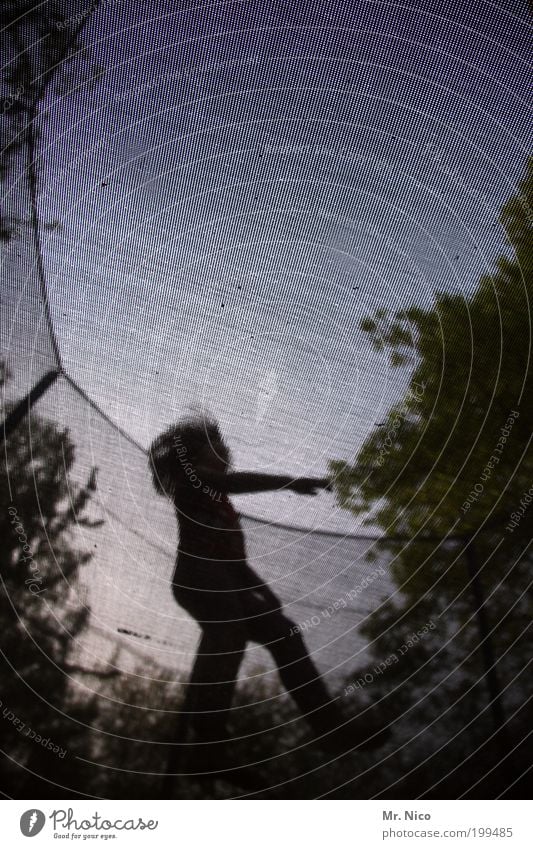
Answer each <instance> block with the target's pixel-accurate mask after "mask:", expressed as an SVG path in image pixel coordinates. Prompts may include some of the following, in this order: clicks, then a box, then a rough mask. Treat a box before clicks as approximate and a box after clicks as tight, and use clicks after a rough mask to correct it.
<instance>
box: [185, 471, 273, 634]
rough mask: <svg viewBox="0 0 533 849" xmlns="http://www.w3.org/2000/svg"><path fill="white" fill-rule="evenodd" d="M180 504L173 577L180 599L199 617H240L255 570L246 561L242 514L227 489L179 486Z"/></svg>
mask: <svg viewBox="0 0 533 849" xmlns="http://www.w3.org/2000/svg"><path fill="white" fill-rule="evenodd" d="M174 503H175V507H176V515H177V519H178V526H179V543H178V556H177V560H176V568H175V571H174V576H173V579H172V584H173V587H172V590H173V593H174V596H175V598H176V600H177V601H178V602H179V604H180V605H181V606H182V607H184V608H185V609H186V610H188V611H189V613H191V615H193V616H194V617H195V618H196V619H199V620H201V619H208V620H213V619H215V620H217V621H218V620H221V619H223V620H225V619H228V618H229V619H234V618H240V613H239V609H238V608H239V601H238V598H237V596H238V591H239V590H242V589H243V588H244V587H246V586H249V584H250V577H249V576H250V574H253V573H252V572H251V570H250V569H249V567H248V566H247V563H246V548H245V542H244V534H243V532H242V528H241V524H240V520H239V515H238V513H237V512H236V510H235V509H234V507H233V505H232V504H231V501H230V500H229V498H228V496H227V495H226V494H225V493H215V494H212V493H204V492H202V491H201V489H198V490H195V489H194V488H193V487H192V486H191V485H183V486H180V487H178V488H177V489H176V494H175V498H174ZM256 582H257V579H256ZM236 593H237V595H236Z"/></svg>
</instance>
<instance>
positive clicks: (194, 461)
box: [149, 415, 231, 498]
mask: <svg viewBox="0 0 533 849" xmlns="http://www.w3.org/2000/svg"><path fill="white" fill-rule="evenodd" d="M149 458H150V459H149V462H150V469H151V472H152V480H153V483H154V486H155V488H156V490H157V492H158V493H159V494H160V495H167V496H168V497H170V498H171V497H172V496H173V495H174V493H175V491H176V486H179V485H180V484H182V483H187V481H188V480H189V479H190V477H191V474H192V472H194V471H195V469H197V468H198V467H199V466H207V467H209V468H211V469H213V470H215V471H217V472H225V471H227V469H228V467H229V465H230V464H231V453H230V450H229V448H228V446H227V445H226V443H225V442H224V439H223V438H222V434H221V432H220V428H219V426H218V423H217V422H216V421H215V419H214V418H211V417H206V416H205V415H204V416H201V415H194V416H188V417H186V418H183V419H180V420H179V421H178V422H176V423H175V424H173V425H171V426H170V427H169V428H167V430H165V431H164V432H163V433H162V434H160V435H159V436H158V437H156V439H154V441H153V442H152V444H151V446H150V449H149Z"/></svg>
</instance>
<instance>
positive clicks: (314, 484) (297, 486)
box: [196, 467, 331, 495]
mask: <svg viewBox="0 0 533 849" xmlns="http://www.w3.org/2000/svg"><path fill="white" fill-rule="evenodd" d="M196 474H197V475H198V477H199V478H200V480H202V481H203V482H204V483H205V484H207V485H208V486H212V487H213V488H214V489H218V490H219V491H220V492H228V493H233V494H234V495H237V494H239V493H245V492H267V491H268V490H272V489H292V490H293V491H294V492H298V493H300V495H315V494H316V492H317V490H318V489H331V482H330V481H329V480H328V479H327V478H293V477H290V475H266V474H262V473H261V472H229V473H226V474H221V473H220V472H214V471H212V470H211V469H209V468H207V467H199V468H198V469H197V470H196Z"/></svg>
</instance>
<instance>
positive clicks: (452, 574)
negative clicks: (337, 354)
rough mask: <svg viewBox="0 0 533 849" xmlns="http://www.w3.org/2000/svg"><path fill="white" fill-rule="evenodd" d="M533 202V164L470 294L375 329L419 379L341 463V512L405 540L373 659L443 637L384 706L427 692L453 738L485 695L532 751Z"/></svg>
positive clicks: (381, 319)
mask: <svg viewBox="0 0 533 849" xmlns="http://www.w3.org/2000/svg"><path fill="white" fill-rule="evenodd" d="M532 195H533V161H530V162H529V163H528V167H527V171H526V174H525V176H524V178H523V179H522V181H521V182H520V184H519V186H518V191H517V193H516V194H515V195H514V196H513V197H512V198H511V199H510V200H509V201H508V202H507V203H506V204H505V206H504V208H503V210H502V215H501V222H502V225H503V226H504V228H505V231H506V234H507V241H508V250H507V251H506V252H505V254H503V255H502V256H500V257H499V259H498V260H497V262H496V264H495V269H494V272H493V273H492V274H487V275H485V276H484V277H482V279H481V280H480V281H479V283H478V285H477V286H476V288H475V289H474V291H473V292H472V294H471V295H469V296H465V295H464V294H449V293H445V292H441V293H438V294H437V295H436V297H435V304H434V306H433V307H432V308H431V309H427V310H423V309H420V308H419V307H416V306H415V307H412V308H410V309H408V310H406V311H405V312H400V313H396V314H394V315H392V316H391V315H389V314H387V313H386V312H385V311H383V310H381V311H378V312H377V313H375V314H374V315H373V316H371V317H368V318H366V319H365V320H364V321H363V323H362V327H363V329H364V330H365V331H366V332H367V333H368V334H369V335H370V338H371V340H372V343H373V345H374V346H375V348H376V349H378V350H383V349H387V350H388V352H389V355H390V361H391V365H392V366H393V367H396V368H406V367H407V366H410V368H411V373H410V384H409V389H408V391H407V394H406V396H405V397H404V398H403V399H402V400H401V401H400V402H399V403H397V404H395V405H394V406H393V408H392V409H391V410H390V412H389V414H388V416H387V419H386V422H385V425H384V427H382V428H380V429H379V430H376V431H374V432H373V433H372V434H371V435H370V437H369V438H368V439H367V440H366V442H365V443H364V445H363V446H362V448H361V450H360V452H359V453H358V456H357V458H356V461H355V462H354V463H353V464H346V463H341V462H338V461H334V462H332V464H331V468H332V471H333V473H334V474H335V476H336V480H337V493H338V497H339V500H340V502H341V504H343V505H344V506H346V507H348V508H349V509H351V510H353V511H354V512H356V513H360V512H362V511H369V514H370V518H369V521H372V522H373V523H377V524H378V525H379V526H380V527H381V528H382V529H383V532H384V534H385V535H386V536H388V537H393V538H394V537H396V538H397V540H396V541H393V540H390V539H389V540H388V541H387V540H384V541H383V544H382V548H383V549H384V550H385V551H386V552H387V554H388V555H389V556H391V555H393V559H392V565H391V572H392V576H393V578H394V580H395V583H396V585H397V586H398V587H399V588H400V592H399V593H398V594H397V596H396V598H397V599H399V600H395V601H394V602H389V603H387V604H385V605H383V606H382V608H380V610H379V611H377V612H376V614H375V615H374V616H373V617H372V619H371V621H370V624H369V625H368V627H367V628H366V629H365V633H366V634H367V636H368V637H369V638H371V639H372V640H375V642H374V644H373V645H374V652H375V655H376V657H377V658H379V659H380V660H381V659H383V658H386V657H388V656H390V655H391V653H394V652H395V651H396V649H397V647H398V646H400V645H402V644H404V641H405V637H406V635H408V634H412V633H413V632H416V631H417V630H418V629H420V628H421V627H423V626H424V624H425V623H426V622H427V621H428V619H432V620H433V621H434V622H436V623H437V627H436V628H435V629H434V630H432V631H431V633H429V634H428V635H427V636H426V637H425V639H424V640H423V641H422V642H421V644H420V645H419V646H418V648H417V649H416V650H415V649H414V648H413V650H412V653H410V652H409V653H407V654H406V655H405V659H404V658H402V659H401V662H400V663H394V664H393V665H391V667H390V669H389V670H388V671H387V673H386V674H384V675H383V677H382V678H380V679H379V682H378V683H377V685H376V692H378V691H379V692H385V691H387V692H390V693H392V692H393V691H395V692H396V700H397V701H396V703H397V705H399V704H400V702H401V703H402V704H403V705H404V706H405V707H406V709H409V705H412V704H414V702H415V701H416V698H417V697H420V694H421V693H422V694H423V693H424V689H425V688H426V687H427V689H428V692H429V690H430V689H431V686H436V688H437V689H436V691H435V692H434V693H433V695H432V696H431V697H428V705H429V703H431V708H428V710H430V711H434V710H436V709H437V707H436V701H443V703H445V704H447V706H448V707H449V706H450V705H453V702H454V700H455V699H456V698H457V699H459V701H458V702H457V707H456V708H453V709H452V710H451V711H448V719H447V720H446V721H445V722H444V724H443V723H441V730H442V734H443V737H444V738H446V736H447V735H448V736H449V734H450V733H451V728H452V726H453V723H454V721H455V723H456V727H457V728H460V727H462V724H464V722H463V720H464V717H465V716H466V715H468V716H471V717H475V716H477V715H479V713H480V711H482V712H483V713H482V717H481V719H480V724H483V722H484V718H485V716H486V708H487V695H489V696H490V699H489V701H490V702H491V704H492V708H494V705H495V704H496V705H498V704H499V705H500V707H501V709H502V713H504V717H503V718H509V717H511V716H514V719H513V720H512V722H511V723H510V725H509V728H510V729H511V731H513V730H514V733H515V735H516V736H518V737H520V731H519V728H518V726H519V723H520V717H521V715H522V708H523V706H524V704H525V701H526V700H527V698H528V695H529V693H530V684H529V678H528V675H527V662H526V661H527V658H528V657H530V656H531V648H532V642H533V641H532V636H531V618H532V616H531V614H532V592H531V584H530V581H531V577H530V573H531V562H532V555H531V552H530V551H529V543H530V541H531V521H532V519H533V486H532V484H533V452H532V451H531V438H532V429H531V410H532V409H533V382H532V367H531V341H532V334H531V303H532V298H533V276H532V253H533V252H532V220H533V215H532V206H533V199H532ZM530 504H531V506H530ZM402 540H403V541H402ZM483 620H484V624H483ZM487 635H488V636H487ZM490 650H492V655H493V663H492V664H491V663H490ZM424 664H426V665H424ZM410 674H412V675H413V677H412V678H411V680H410V681H409V680H408V676H409V675H410ZM447 676H448V677H447ZM487 684H488V693H487V691H486V689H485V685H487ZM493 685H494V686H496V688H497V690H498V691H499V692H498V693H496V698H495V695H494V691H493ZM383 688H385V690H383ZM395 688H396V690H395ZM466 706H468V707H466ZM461 710H462V711H463V716H462V717H461V715H460V713H459V712H460V711H461ZM419 714H420V711H419ZM419 718H420V716H419ZM420 721H424V720H422V719H420ZM489 731H492V729H490V727H489V728H487V731H486V733H487V734H488V733H489ZM474 736H476V735H475V734H474ZM489 736H490V735H489ZM426 742H427V741H426ZM495 757H496V756H495ZM485 766H486V765H485ZM480 768H481V766H480ZM483 768H485V767H483ZM466 776H469V778H468V777H465V773H463V779H464V780H465V781H468V780H470V779H471V778H472V774H469V773H468V770H467V771H466Z"/></svg>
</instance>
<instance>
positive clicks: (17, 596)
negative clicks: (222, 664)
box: [0, 368, 102, 798]
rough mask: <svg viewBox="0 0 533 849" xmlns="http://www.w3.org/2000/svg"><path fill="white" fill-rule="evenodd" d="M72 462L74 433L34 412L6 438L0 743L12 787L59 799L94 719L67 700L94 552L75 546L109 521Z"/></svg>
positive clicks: (92, 481)
mask: <svg viewBox="0 0 533 849" xmlns="http://www.w3.org/2000/svg"><path fill="white" fill-rule="evenodd" d="M4 379H5V369H3V368H2V369H1V376H0V381H1V382H3V380H4ZM0 389H1V386H0ZM5 412H9V408H8V409H7V410H6V411H5ZM74 459H75V448H74V444H73V442H72V440H71V438H70V436H69V432H68V430H67V429H63V430H62V429H60V428H58V427H57V425H56V424H54V422H52V421H49V420H47V419H45V418H41V417H39V416H36V415H33V416H32V417H31V420H28V419H27V420H25V422H24V423H23V424H21V425H20V426H19V427H18V428H17V429H16V430H15V431H14V432H13V434H12V435H11V437H10V439H9V440H8V442H7V443H6V445H5V455H4V459H3V461H2V469H1V473H0V526H1V537H2V547H1V549H0V578H1V585H0V632H1V634H2V642H1V656H0V667H1V693H0V699H1V701H2V705H1V713H2V715H1V717H0V719H1V722H0V744H1V746H2V749H3V750H4V752H6V753H7V754H8V758H9V759H5V761H4V771H6V770H7V771H8V773H9V775H8V778H9V779H10V790H9V792H10V794H11V795H19V797H20V794H23V795H36V794H38V793H40V794H41V795H44V796H46V795H47V794H48V793H50V795H51V797H52V798H54V797H57V795H58V793H59V792H60V791H59V790H58V788H57V787H56V788H55V789H54V785H49V787H48V789H47V784H46V780H52V781H57V782H59V783H60V784H61V783H63V784H65V786H67V787H69V786H70V783H69V782H70V780H71V778H72V776H73V775H74V774H75V771H76V768H75V766H73V754H74V753H75V752H76V751H78V750H79V749H80V747H82V746H83V740H84V729H83V725H78V724H77V723H76V722H75V721H74V720H75V718H78V719H80V720H83V721H84V722H86V721H87V720H88V718H89V717H90V712H88V711H85V710H84V709H83V708H80V707H79V705H78V706H75V705H74V706H71V707H69V706H68V700H69V675H70V674H71V673H73V672H75V671H76V669H77V667H76V665H75V664H73V663H71V662H70V660H69V658H70V655H71V648H72V645H73V641H75V640H76V639H77V638H78V637H79V636H80V634H81V633H82V631H83V629H84V627H85V625H86V624H87V620H88V617H89V609H88V607H87V606H86V605H85V603H84V600H83V596H82V595H81V594H80V593H81V585H80V569H81V568H82V567H83V566H84V565H86V564H88V563H89V561H90V559H91V556H92V554H91V553H90V552H87V551H83V550H80V549H79V548H77V547H76V546H75V545H74V543H73V539H72V531H73V529H74V528H75V527H76V526H82V527H95V526H97V525H99V524H102V523H101V522H100V521H99V520H97V519H94V518H91V517H90V515H89V512H90V499H91V496H92V493H93V491H94V490H95V487H96V469H93V470H92V471H91V473H90V475H89V479H88V480H87V483H86V484H85V485H84V486H76V485H75V484H74V483H73V482H72V480H70V479H69V473H70V471H71V469H72V466H73V464H74ZM64 712H65V713H64ZM67 712H68V715H66V714H67ZM73 717H74V719H73ZM38 738H41V739H38ZM43 741H48V742H46V743H43ZM41 777H42V778H43V779H44V782H43V781H42V780H41ZM6 789H7V788H6Z"/></svg>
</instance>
